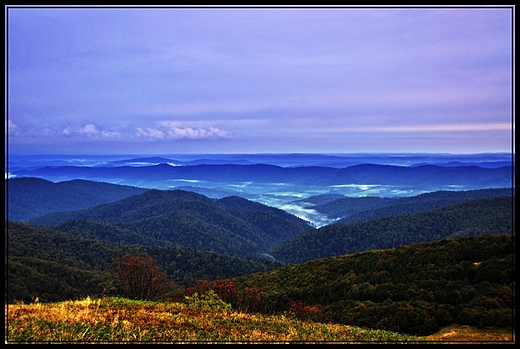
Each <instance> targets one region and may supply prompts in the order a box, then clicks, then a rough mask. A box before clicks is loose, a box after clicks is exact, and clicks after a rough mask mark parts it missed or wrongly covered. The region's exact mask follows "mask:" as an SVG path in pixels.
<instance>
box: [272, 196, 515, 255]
mask: <svg viewBox="0 0 520 349" xmlns="http://www.w3.org/2000/svg"><path fill="white" fill-rule="evenodd" d="M514 204H515V201H514V197H508V196H500V197H493V198H485V199H477V200H469V201H465V202H462V203H459V204H455V205H450V206H447V207H443V208H440V209H435V210H431V211H427V212H420V213H414V214H409V215H404V216H400V217H387V218H380V219H375V220H372V221H367V222H358V223H351V224H332V225H328V226H325V227H322V228H320V229H316V230H313V231H309V232H307V233H304V234H302V235H299V236H297V237H295V238H293V239H290V240H288V241H286V242H283V243H281V244H279V245H278V246H276V247H275V248H273V249H272V250H271V251H269V254H270V255H272V256H274V257H275V258H276V259H277V260H279V261H282V262H284V263H293V264H295V263H301V262H305V261H309V260H312V259H316V258H324V257H329V256H338V255H343V254H348V253H356V252H361V251H366V250H370V249H384V248H392V247H397V246H404V245H409V244H412V243H417V242H427V241H435V240H440V239H443V238H447V237H460V236H471V235H483V234H512V233H513V224H512V223H513V217H514V209H515V205H514Z"/></svg>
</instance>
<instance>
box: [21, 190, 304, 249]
mask: <svg viewBox="0 0 520 349" xmlns="http://www.w3.org/2000/svg"><path fill="white" fill-rule="evenodd" d="M29 223H31V224H35V225H45V226H54V227H55V228H56V229H58V230H61V231H66V232H68V233H70V234H74V235H75V236H82V237H86V238H90V239H99V240H103V241H108V242H114V243H119V242H120V243H129V244H140V245H146V246H184V247H188V248H193V249H198V250H208V251H213V252H217V253H225V254H231V255H241V256H247V257H259V256H260V255H261V254H262V253H265V252H267V251H268V250H269V249H270V248H273V247H274V246H275V245H276V244H278V243H280V242H282V241H284V240H287V239H289V238H291V237H294V236H297V235H299V234H301V233H303V232H305V231H308V230H310V229H313V228H312V227H311V226H310V225H309V224H308V222H306V221H304V220H302V219H300V218H297V217H295V216H293V215H290V214H288V213H287V212H285V211H282V210H280V209H276V208H273V207H269V206H266V205H263V204H260V203H256V202H252V201H249V200H246V199H243V198H240V197H227V198H224V199H220V200H216V199H210V198H208V197H206V196H203V195H200V194H196V193H193V192H188V191H183V190H171V191H162V190H149V191H147V192H145V193H143V194H140V195H135V196H132V197H129V198H126V199H123V200H119V201H117V202H113V203H110V204H104V205H99V206H95V207H92V208H89V209H85V210H79V211H69V212H59V213H58V212H56V213H50V214H47V215H43V216H40V217H36V218H33V219H31V220H29Z"/></svg>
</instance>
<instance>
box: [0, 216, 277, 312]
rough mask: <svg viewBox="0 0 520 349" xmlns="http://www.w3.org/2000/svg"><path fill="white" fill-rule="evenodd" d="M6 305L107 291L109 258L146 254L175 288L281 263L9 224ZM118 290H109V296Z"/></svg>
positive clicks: (109, 271) (251, 271)
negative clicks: (205, 279) (94, 238)
mask: <svg viewBox="0 0 520 349" xmlns="http://www.w3.org/2000/svg"><path fill="white" fill-rule="evenodd" d="M5 246H6V248H5V258H6V259H5V260H6V269H5V278H4V280H5V289H6V292H7V293H6V301H8V302H14V301H24V302H26V303H27V302H31V301H33V300H34V299H35V298H36V297H38V299H39V300H40V301H41V302H51V301H60V300H68V299H78V298H81V297H86V296H88V295H90V296H99V295H100V294H101V293H102V292H103V290H104V289H107V292H108V291H109V290H110V287H108V286H109V285H110V281H111V280H113V275H112V274H111V271H112V269H113V265H112V259H113V258H115V257H121V256H123V255H126V254H129V253H138V254H143V255H145V254H146V255H149V256H151V257H152V258H154V259H155V260H156V261H157V265H158V266H159V267H160V268H161V269H162V270H164V271H165V272H166V273H167V275H168V277H169V278H171V279H172V280H173V281H174V282H175V284H176V286H179V287H180V286H187V285H190V284H191V283H192V282H193V281H195V280H199V279H202V278H207V279H216V278H218V277H221V278H227V277H235V276H239V275H246V274H252V273H255V272H263V271H267V270H272V269H276V268H279V267H281V266H283V264H281V263H278V262H273V261H268V260H261V259H247V258H243V257H238V256H229V255H222V254H217V253H213V252H207V251H202V250H195V249H189V248H184V247H179V246H170V247H164V246H163V247H160V246H148V247H145V246H140V245H130V244H121V243H107V242H104V241H100V240H92V239H85V238H81V237H76V236H74V235H71V234H68V233H64V232H60V231H57V230H55V229H51V228H46V227H41V226H32V225H30V224H26V223H21V222H15V221H8V222H6V225H5ZM114 292H117V290H112V291H110V294H111V293H114Z"/></svg>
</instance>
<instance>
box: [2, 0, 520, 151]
mask: <svg viewBox="0 0 520 349" xmlns="http://www.w3.org/2000/svg"><path fill="white" fill-rule="evenodd" d="M5 14H6V31H5V32H6V36H5V39H6V40H5V43H6V45H5V48H6V51H5V52H6V66H5V67H6V68H5V69H6V70H5V71H6V74H5V76H6V80H5V86H6V107H5V110H6V117H5V136H6V145H7V148H6V149H7V151H8V152H9V153H12V154H108V153H120V154H175V153H178V154H188V153H360V152H361V153H363V152H365V153H369V152H392V153H399V152H401V153H402V152H404V153H417V152H423V153H482V152H512V151H514V139H513V134H514V118H513V115H514V110H513V98H512V96H513V92H514V91H513V87H512V86H513V82H514V80H513V79H514V76H513V62H514V60H513V56H514V48H513V45H512V42H513V41H512V36H513V34H512V33H513V32H514V28H513V17H514V8H512V7H471V8H470V7H467V8H465V7H370V8H362V7H333V8H330V7H329V8H325V7H286V8H281V7H242V8H239V7H191V8H187V7H186V8H180V7H161V8H158V7H97V8H92V7H15V6H6V8H5Z"/></svg>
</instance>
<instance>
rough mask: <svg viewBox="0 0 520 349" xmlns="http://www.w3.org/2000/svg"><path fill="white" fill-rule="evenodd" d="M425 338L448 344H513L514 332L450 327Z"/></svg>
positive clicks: (499, 329) (509, 330) (497, 329)
mask: <svg viewBox="0 0 520 349" xmlns="http://www.w3.org/2000/svg"><path fill="white" fill-rule="evenodd" d="M426 338H427V339H428V340H429V341H438V342H448V343H489V344H501V343H502V344H514V343H515V332H514V330H512V329H504V328H492V327H490V328H485V329H480V328H476V327H473V326H466V325H462V326H461V325H452V326H447V327H445V328H443V329H442V330H441V331H439V332H437V333H435V334H432V335H430V336H427V337H426Z"/></svg>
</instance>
